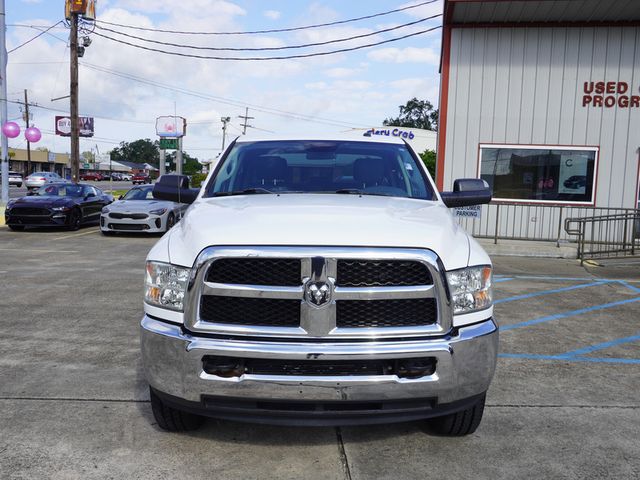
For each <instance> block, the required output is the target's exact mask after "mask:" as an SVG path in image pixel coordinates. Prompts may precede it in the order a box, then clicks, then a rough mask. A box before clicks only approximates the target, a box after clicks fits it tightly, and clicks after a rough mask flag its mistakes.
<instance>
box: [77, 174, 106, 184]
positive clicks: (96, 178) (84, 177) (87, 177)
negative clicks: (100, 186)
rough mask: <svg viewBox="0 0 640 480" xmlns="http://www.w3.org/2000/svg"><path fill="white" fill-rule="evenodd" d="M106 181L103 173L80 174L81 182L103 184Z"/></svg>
mask: <svg viewBox="0 0 640 480" xmlns="http://www.w3.org/2000/svg"><path fill="white" fill-rule="evenodd" d="M103 179H104V177H103V176H102V174H101V173H98V172H85V173H82V174H80V180H83V181H85V182H86V181H87V180H91V181H94V182H101V181H102V180H103Z"/></svg>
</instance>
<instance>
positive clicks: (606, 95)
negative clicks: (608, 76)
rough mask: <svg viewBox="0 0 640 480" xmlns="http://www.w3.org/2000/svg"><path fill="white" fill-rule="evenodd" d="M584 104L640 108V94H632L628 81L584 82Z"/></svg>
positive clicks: (587, 105) (586, 105)
mask: <svg viewBox="0 0 640 480" xmlns="http://www.w3.org/2000/svg"><path fill="white" fill-rule="evenodd" d="M582 106H583V107H589V106H592V107H600V108H602V107H604V108H613V107H616V106H617V107H619V108H640V95H630V87H629V84H628V83H627V82H593V81H592V82H584V95H583V97H582Z"/></svg>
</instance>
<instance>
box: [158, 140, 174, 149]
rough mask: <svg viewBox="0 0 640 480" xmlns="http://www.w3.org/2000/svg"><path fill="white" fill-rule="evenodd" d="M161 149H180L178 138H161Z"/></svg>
mask: <svg viewBox="0 0 640 480" xmlns="http://www.w3.org/2000/svg"><path fill="white" fill-rule="evenodd" d="M160 150H178V139H177V138H161V139H160Z"/></svg>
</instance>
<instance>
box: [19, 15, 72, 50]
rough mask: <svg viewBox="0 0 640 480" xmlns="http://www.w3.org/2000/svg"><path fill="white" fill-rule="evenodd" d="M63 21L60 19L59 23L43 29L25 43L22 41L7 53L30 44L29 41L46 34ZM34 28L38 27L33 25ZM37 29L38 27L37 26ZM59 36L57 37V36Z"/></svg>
mask: <svg viewBox="0 0 640 480" xmlns="http://www.w3.org/2000/svg"><path fill="white" fill-rule="evenodd" d="M60 23H62V20H60V21H59V22H58V23H56V24H54V25H51V26H50V27H49V28H47V29H46V30H43V31H41V32H40V33H39V34H38V35H36V36H35V37H32V38H30V39H29V40H27V41H26V42H24V43H21V44H20V45H18V46H17V47H15V48H12V49H11V50H9V51H8V52H7V53H12V52H15V51H16V50H18V49H19V48H22V47H24V46H25V45H28V44H29V43H31V42H33V41H34V40H35V39H36V38H39V37H41V36H42V35H44V34H45V33H47V32H49V30H51V29H52V28H53V27H55V26H56V25H58V24H60ZM32 28H36V27H32ZM36 30H37V28H36ZM56 38H57V37H56Z"/></svg>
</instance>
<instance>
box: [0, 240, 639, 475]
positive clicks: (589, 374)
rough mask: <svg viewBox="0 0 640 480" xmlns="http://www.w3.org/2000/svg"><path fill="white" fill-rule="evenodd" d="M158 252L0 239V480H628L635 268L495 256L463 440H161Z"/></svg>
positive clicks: (345, 430) (208, 436)
mask: <svg viewBox="0 0 640 480" xmlns="http://www.w3.org/2000/svg"><path fill="white" fill-rule="evenodd" d="M156 241H157V237H148V236H133V235H125V236H116V237H103V236H101V235H100V232H99V231H98V228H97V227H88V228H83V229H81V230H79V231H77V232H68V231H60V230H53V229H46V230H40V231H36V230H30V231H26V232H11V231H9V230H8V229H7V228H6V227H0V289H2V292H3V301H2V302H1V303H0V329H1V331H2V332H3V333H2V335H1V336H0V352H1V353H0V425H2V427H1V429H0V432H1V433H0V472H2V473H1V474H0V477H2V478H3V479H18V478H20V479H22V478H82V479H103V478H105V479H106V478H136V479H158V478H167V479H168V478H192V479H210V478H237V479H248V478H252V479H268V478H275V479H296V480H303V479H314V480H316V479H349V480H357V479H371V478H376V479H389V480H396V479H414V478H415V479H420V480H423V479H430V478H433V479H438V480H442V479H445V478H456V479H477V478H492V479H514V478H517V479H542V478H553V479H556V478H558V479H559V478H562V479H576V480H577V479H605V478H611V479H614V478H615V479H618V478H625V479H627V478H628V479H632V478H636V479H637V478H639V475H640V442H638V439H639V438H640V397H639V396H638V386H639V385H640V369H639V368H638V367H639V366H640V323H639V322H638V305H640V281H639V280H640V275H639V274H638V270H637V267H636V268H624V265H622V264H621V265H617V266H615V265H614V266H613V267H597V268H591V269H590V270H587V269H585V268H582V267H580V266H579V264H578V262H576V261H575V260H559V259H541V258H536V259H522V258H514V257H496V258H494V264H495V273H496V275H495V298H496V306H495V314H496V318H497V320H498V322H499V323H500V325H501V333H500V337H501V338H500V356H499V359H498V367H497V371H496V376H495V379H494V382H493V384H492V386H491V388H490V389H489V393H488V398H487V406H486V409H485V416H484V419H483V422H482V424H481V425H480V428H479V429H478V431H477V432H476V433H475V434H474V435H471V436H469V437H466V438H445V437H437V436H433V435H429V434H428V433H426V432H425V429H424V425H423V424H422V423H421V422H412V423H405V424H396V425H382V426H369V427H341V428H288V427H273V426H264V425H251V424H242V423H234V422H228V421H217V420H209V421H207V423H206V424H205V426H204V427H203V428H202V429H201V430H199V431H197V432H193V433H186V434H170V433H166V432H163V431H161V430H160V429H159V428H158V427H157V425H156V424H155V423H154V419H153V415H152V414H151V407H150V404H149V395H148V389H147V384H146V382H145V380H144V376H143V370H142V365H141V358H140V345H139V336H138V329H139V322H140V318H141V316H142V297H141V295H142V278H143V272H144V260H145V256H146V254H147V252H148V251H149V249H150V248H151V246H152V245H153V244H154V243H155V242H156ZM523 248H525V247H523Z"/></svg>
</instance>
